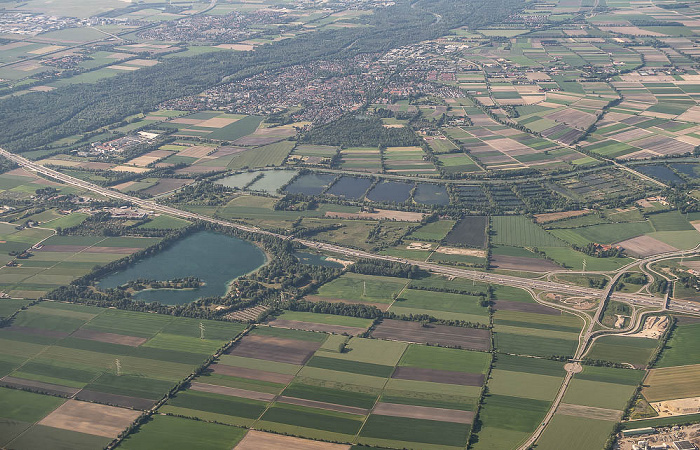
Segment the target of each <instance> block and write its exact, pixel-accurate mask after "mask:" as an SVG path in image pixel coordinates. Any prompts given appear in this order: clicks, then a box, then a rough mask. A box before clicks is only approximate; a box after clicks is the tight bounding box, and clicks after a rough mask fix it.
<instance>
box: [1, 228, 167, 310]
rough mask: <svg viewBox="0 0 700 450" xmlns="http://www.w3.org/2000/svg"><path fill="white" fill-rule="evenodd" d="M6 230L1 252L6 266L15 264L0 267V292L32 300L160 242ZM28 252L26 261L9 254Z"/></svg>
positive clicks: (35, 229) (29, 229) (41, 230)
mask: <svg viewBox="0 0 700 450" xmlns="http://www.w3.org/2000/svg"><path fill="white" fill-rule="evenodd" d="M68 217H69V216H66V217H63V218H60V219H55V220H62V219H67V218H68ZM55 220H50V221H49V222H48V223H47V224H45V225H49V224H51V223H53V222H55ZM6 228H7V232H8V233H7V234H4V235H3V236H4V241H5V242H4V243H2V244H0V251H2V252H3V253H4V254H5V255H6V256H5V257H4V258H5V261H4V263H5V264H7V263H9V262H10V261H15V262H14V263H13V264H12V265H10V266H7V265H5V266H2V268H0V290H2V291H4V292H6V293H7V294H9V295H11V296H18V297H19V296H21V297H24V298H30V299H35V298H38V297H40V296H41V295H43V294H45V293H46V292H49V291H50V290H52V289H54V288H56V287H58V286H61V285H64V284H69V283H70V282H71V281H73V280H74V279H76V278H78V277H80V276H82V275H85V274H86V273H88V272H90V270H92V268H93V266H95V265H96V264H106V263H109V262H111V261H115V260H118V259H120V258H123V257H125V256H127V255H130V254H132V253H135V252H138V251H139V250H141V249H144V248H146V247H150V246H151V245H154V244H156V243H157V242H158V241H159V238H121V237H104V236H53V234H54V230H52V229H49V228H45V227H44V225H42V226H40V227H39V228H25V229H23V230H15V229H14V227H11V231H10V227H6ZM32 247H34V248H32ZM25 250H29V255H30V256H29V257H27V258H15V257H13V256H9V255H8V253H9V252H13V251H14V252H20V253H21V252H23V251H25ZM1 259H2V258H0V260H1Z"/></svg>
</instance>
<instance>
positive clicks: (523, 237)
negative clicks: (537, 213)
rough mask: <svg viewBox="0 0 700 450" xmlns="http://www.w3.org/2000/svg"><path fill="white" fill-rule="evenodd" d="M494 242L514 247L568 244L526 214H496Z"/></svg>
mask: <svg viewBox="0 0 700 450" xmlns="http://www.w3.org/2000/svg"><path fill="white" fill-rule="evenodd" d="M491 226H492V227H493V229H494V231H495V233H496V235H495V236H494V237H493V238H492V241H493V243H494V244H497V245H508V246H512V247H564V246H566V244H565V243H564V242H563V241H562V240H561V239H558V238H556V237H555V236H553V235H551V234H549V233H548V232H546V231H545V230H543V229H542V228H540V227H538V226H537V225H535V224H534V223H532V221H530V220H528V219H527V218H525V217H524V216H494V217H491Z"/></svg>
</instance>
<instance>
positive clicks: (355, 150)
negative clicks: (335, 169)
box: [340, 147, 382, 173]
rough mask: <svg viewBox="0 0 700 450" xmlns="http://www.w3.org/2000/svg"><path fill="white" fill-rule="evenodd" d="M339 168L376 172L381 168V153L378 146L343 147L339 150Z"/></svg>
mask: <svg viewBox="0 0 700 450" xmlns="http://www.w3.org/2000/svg"><path fill="white" fill-rule="evenodd" d="M340 168H341V169H343V170H344V171H357V172H369V173H377V172H380V171H381V170H382V154H381V152H380V151H379V149H378V148H371V147H351V148H344V149H342V150H341V151H340Z"/></svg>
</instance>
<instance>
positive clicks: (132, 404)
mask: <svg viewBox="0 0 700 450" xmlns="http://www.w3.org/2000/svg"><path fill="white" fill-rule="evenodd" d="M75 398H76V399H77V400H84V401H86V402H95V403H104V404H108V405H114V406H121V407H123V408H134V409H140V410H144V411H145V410H147V409H150V408H151V407H152V406H153V405H154V404H155V403H156V400H150V399H145V398H140V397H129V396H128V395H118V394H108V393H107V392H97V391H91V390H89V389H83V390H82V391H80V392H78V395H76V396H75Z"/></svg>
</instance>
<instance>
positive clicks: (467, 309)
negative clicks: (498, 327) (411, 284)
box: [389, 289, 489, 325]
mask: <svg viewBox="0 0 700 450" xmlns="http://www.w3.org/2000/svg"><path fill="white" fill-rule="evenodd" d="M483 301H484V297H482V296H475V295H465V294H453V293H449V292H433V291H425V290H417V289H404V290H403V291H402V292H401V294H399V296H398V298H397V299H396V301H395V302H394V303H393V304H392V305H391V306H390V308H389V311H390V312H393V313H395V314H398V315H406V316H408V315H411V314H414V315H415V314H427V315H429V316H432V317H436V318H438V319H446V320H462V321H465V322H472V323H481V324H484V325H486V324H487V323H488V320H489V318H488V316H489V314H488V309H487V308H486V307H484V306H483V305H482V303H483Z"/></svg>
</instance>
